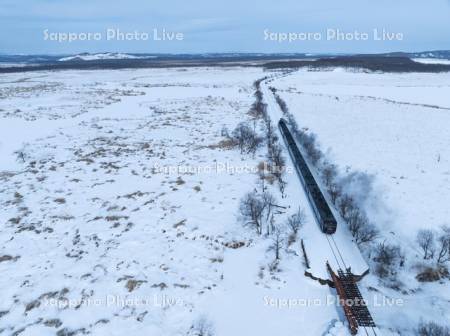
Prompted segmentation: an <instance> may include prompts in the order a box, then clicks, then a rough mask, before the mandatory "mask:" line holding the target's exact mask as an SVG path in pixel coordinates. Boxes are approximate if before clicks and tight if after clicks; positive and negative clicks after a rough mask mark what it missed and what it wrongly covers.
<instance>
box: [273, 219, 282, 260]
mask: <svg viewBox="0 0 450 336" xmlns="http://www.w3.org/2000/svg"><path fill="white" fill-rule="evenodd" d="M283 242H284V233H283V230H282V229H281V228H280V227H279V226H277V227H275V228H274V231H273V234H272V245H271V246H270V249H271V250H273V251H274V252H275V260H280V251H281V248H282V246H283Z"/></svg>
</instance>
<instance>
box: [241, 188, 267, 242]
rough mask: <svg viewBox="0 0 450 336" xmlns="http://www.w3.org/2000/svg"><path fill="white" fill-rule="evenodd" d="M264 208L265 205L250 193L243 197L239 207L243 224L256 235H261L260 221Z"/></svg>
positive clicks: (255, 195)
mask: <svg viewBox="0 0 450 336" xmlns="http://www.w3.org/2000/svg"><path fill="white" fill-rule="evenodd" d="M265 206H266V205H265V203H264V202H263V201H262V200H261V199H260V197H258V195H257V194H256V193H254V192H252V193H248V194H247V195H245V196H244V198H243V199H242V200H241V204H240V207H239V210H240V213H241V215H242V216H243V218H244V221H245V224H246V225H250V226H252V227H254V228H255V230H256V232H257V233H258V234H261V233H262V220H263V213H264V209H265Z"/></svg>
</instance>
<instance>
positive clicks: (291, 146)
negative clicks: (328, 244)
mask: <svg viewBox="0 0 450 336" xmlns="http://www.w3.org/2000/svg"><path fill="white" fill-rule="evenodd" d="M278 127H279V128H280V131H281V135H282V136H283V139H284V141H285V142H286V146H287V148H288V150H289V153H290V155H291V157H292V161H293V162H294V166H295V169H296V171H297V174H298V176H299V178H300V181H301V182H302V185H303V188H304V190H305V192H306V195H307V196H308V200H309V203H310V204H311V208H312V209H313V212H314V216H315V217H316V220H317V222H318V224H319V225H320V228H321V230H322V232H323V233H326V234H333V233H335V232H336V227H337V222H336V218H335V217H334V215H333V213H332V212H331V209H330V206H329V205H328V203H327V201H326V200H325V197H324V196H323V193H322V191H321V190H320V188H319V185H318V184H317V182H316V180H315V179H314V176H313V175H312V173H311V171H310V169H309V167H308V164H307V163H306V161H305V159H304V158H303V155H302V153H301V152H300V150H299V148H298V146H297V144H296V142H295V140H294V138H293V136H292V134H291V132H290V130H289V127H288V126H287V121H286V120H284V119H280V121H279V122H278Z"/></svg>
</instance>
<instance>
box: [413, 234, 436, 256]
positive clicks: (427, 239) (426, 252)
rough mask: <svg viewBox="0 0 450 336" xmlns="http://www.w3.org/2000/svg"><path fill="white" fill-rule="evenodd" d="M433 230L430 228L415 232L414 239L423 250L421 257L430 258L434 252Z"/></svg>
mask: <svg viewBox="0 0 450 336" xmlns="http://www.w3.org/2000/svg"><path fill="white" fill-rule="evenodd" d="M434 239H435V237H434V232H433V231H432V230H428V229H423V230H419V232H417V237H416V241H417V243H418V244H419V246H420V248H421V249H422V251H423V259H432V258H433V257H434V252H435V248H436V246H435V242H434Z"/></svg>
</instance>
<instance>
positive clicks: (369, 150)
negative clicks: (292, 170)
mask: <svg viewBox="0 0 450 336" xmlns="http://www.w3.org/2000/svg"><path fill="white" fill-rule="evenodd" d="M270 85H271V86H274V87H276V88H277V89H278V93H279V94H280V96H281V97H282V98H283V99H284V100H285V101H286V102H287V105H288V107H289V110H290V112H291V113H293V114H294V115H295V116H296V119H297V121H298V123H299V125H300V127H304V128H307V129H308V130H310V131H312V132H314V133H316V134H317V135H318V140H319V142H320V145H321V148H322V149H323V150H324V151H326V152H327V155H328V156H329V158H330V159H331V161H332V162H334V163H337V164H338V165H339V166H340V167H341V169H343V170H358V171H363V172H366V173H368V174H370V175H374V176H375V186H374V188H375V190H376V192H375V193H372V194H371V195H372V196H374V195H375V197H373V198H371V199H369V202H368V203H367V205H368V207H367V210H368V212H369V215H370V218H371V219H372V220H374V221H375V222H376V224H377V226H378V227H380V228H381V229H382V233H383V235H384V236H385V237H387V238H389V239H390V240H394V241H396V242H398V243H399V244H400V245H401V246H402V248H403V249H404V251H405V253H406V254H407V258H408V259H409V262H410V263H409V264H408V265H409V266H411V265H413V264H414V262H416V261H420V258H421V257H420V252H419V250H418V248H417V245H416V244H415V243H414V239H415V235H416V233H417V230H418V229H421V228H435V229H437V228H439V227H440V226H441V225H443V224H448V223H449V219H448V218H449V216H450V210H449V207H448V204H449V203H450V100H449V97H450V74H449V73H443V74H414V73H412V74H381V73H366V72H358V71H346V70H343V69H334V70H331V71H311V72H310V71H307V70H302V71H298V72H295V73H293V74H290V75H289V76H284V77H279V78H278V79H276V80H275V81H273V82H272V83H270ZM409 271H410V272H409V273H408V271H407V272H404V274H402V278H401V281H402V282H403V284H404V288H403V289H402V293H401V294H400V293H399V292H398V291H394V290H388V289H386V288H384V287H380V286H379V284H378V281H377V279H376V278H375V277H373V276H370V277H368V278H367V279H365V280H363V286H365V289H364V293H365V296H366V298H367V299H368V300H371V299H372V300H378V301H380V298H379V297H377V296H378V295H379V294H381V293H382V294H383V295H385V297H390V298H400V299H401V300H403V301H404V302H405V305H404V307H402V308H399V309H398V311H396V313H395V314H391V313H392V310H391V311H389V310H386V309H384V308H381V309H380V308H377V307H375V308H372V311H373V313H374V314H373V315H374V316H375V320H376V322H378V323H380V324H386V325H390V326H391V327H393V328H396V329H397V330H399V331H401V332H402V334H409V333H410V332H411V328H412V327H413V326H414V325H415V324H416V323H417V322H418V321H419V320H420V319H424V320H436V321H438V322H442V321H449V320H450V305H449V302H450V301H449V300H450V295H449V293H450V290H449V289H450V284H449V282H448V281H444V282H443V283H440V284H439V283H434V284H430V285H422V284H420V283H418V282H417V281H416V280H415V278H414V276H415V274H416V273H414V272H416V270H415V269H410V270H409ZM387 312H388V314H386V313H387Z"/></svg>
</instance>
